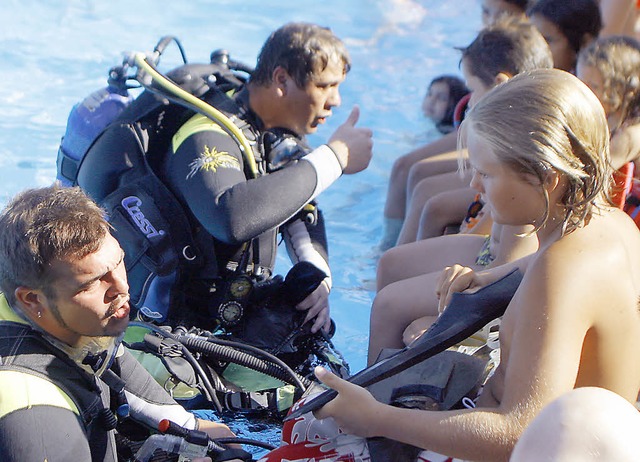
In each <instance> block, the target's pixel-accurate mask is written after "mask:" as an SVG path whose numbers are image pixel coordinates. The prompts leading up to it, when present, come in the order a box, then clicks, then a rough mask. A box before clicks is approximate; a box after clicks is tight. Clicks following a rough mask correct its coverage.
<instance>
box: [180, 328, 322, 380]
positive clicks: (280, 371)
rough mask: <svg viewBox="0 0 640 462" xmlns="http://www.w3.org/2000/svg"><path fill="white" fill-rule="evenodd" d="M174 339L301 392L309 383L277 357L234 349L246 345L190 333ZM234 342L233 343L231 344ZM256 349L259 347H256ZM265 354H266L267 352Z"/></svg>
mask: <svg viewBox="0 0 640 462" xmlns="http://www.w3.org/2000/svg"><path fill="white" fill-rule="evenodd" d="M176 340H178V341H179V342H180V343H182V344H183V345H184V346H186V347H187V348H191V349H193V350H194V351H197V352H199V353H205V354H210V355H214V356H216V357H217V358H220V359H221V360H223V361H228V362H232V363H235V364H240V365H241V366H246V367H248V368H250V369H253V370H255V371H257V372H262V373H263V374H267V375H269V376H271V377H275V378H277V379H280V380H282V381H283V382H286V383H290V384H291V385H295V386H297V387H298V388H300V390H302V392H304V391H305V390H306V389H307V387H308V386H309V385H310V384H311V381H310V380H309V379H307V378H304V377H300V376H299V375H298V374H296V373H295V372H294V371H293V370H292V369H291V368H290V367H289V366H287V365H286V364H284V363H283V362H282V361H281V360H279V359H278V358H275V357H274V358H275V359H276V360H277V361H278V362H277V363H274V362H272V360H271V358H269V360H264V359H261V358H258V357H256V356H255V355H252V354H249V353H245V352H243V351H239V350H238V349H236V348H244V347H245V346H246V345H239V344H237V343H236V342H229V343H231V344H232V345H223V344H221V343H220V342H219V341H217V340H209V339H205V338H202V337H200V338H198V337H194V336H191V335H178V336H177V337H176ZM234 343H235V345H233V344H234ZM253 348H255V347H253ZM256 350H259V349H258V348H256ZM259 352H260V354H262V355H263V356H264V355H265V353H266V352H264V351H262V350H259ZM266 354H267V355H268V353H266Z"/></svg>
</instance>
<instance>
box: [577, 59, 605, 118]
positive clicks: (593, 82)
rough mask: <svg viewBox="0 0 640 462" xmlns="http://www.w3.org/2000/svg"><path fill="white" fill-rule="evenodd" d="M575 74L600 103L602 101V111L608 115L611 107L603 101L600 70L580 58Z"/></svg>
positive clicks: (602, 80)
mask: <svg viewBox="0 0 640 462" xmlns="http://www.w3.org/2000/svg"><path fill="white" fill-rule="evenodd" d="M576 75H577V76H578V78H579V79H580V80H582V81H583V82H584V83H585V84H586V85H587V87H589V88H590V89H591V91H592V92H593V93H595V95H596V96H597V97H598V99H599V100H600V103H602V107H603V108H604V112H605V114H606V115H607V117H608V116H609V115H610V112H611V111H612V109H613V108H612V107H611V106H610V105H609V104H607V103H606V102H605V98H604V78H603V77H602V72H600V71H599V70H598V68H596V67H594V66H590V65H588V64H585V63H583V62H582V61H581V60H578V65H577V66H576Z"/></svg>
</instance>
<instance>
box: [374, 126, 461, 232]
mask: <svg viewBox="0 0 640 462" xmlns="http://www.w3.org/2000/svg"><path fill="white" fill-rule="evenodd" d="M456 143H457V135H456V134H455V132H454V133H449V134H447V135H445V136H443V137H442V138H439V139H437V140H436V141H434V142H432V143H429V144H427V145H425V146H421V147H419V148H418V149H415V150H414V151H411V152H410V153H408V154H405V155H404V156H402V157H399V158H398V159H396V161H395V162H394V164H393V167H392V169H391V175H390V177H389V186H388V189H387V199H386V202H385V206H384V218H385V220H390V221H393V220H402V219H404V214H405V205H406V202H407V178H408V176H409V170H410V169H411V166H412V165H414V164H415V163H416V162H418V161H420V160H423V159H427V158H429V157H432V156H436V155H438V154H441V153H443V152H449V151H453V150H455V149H456Z"/></svg>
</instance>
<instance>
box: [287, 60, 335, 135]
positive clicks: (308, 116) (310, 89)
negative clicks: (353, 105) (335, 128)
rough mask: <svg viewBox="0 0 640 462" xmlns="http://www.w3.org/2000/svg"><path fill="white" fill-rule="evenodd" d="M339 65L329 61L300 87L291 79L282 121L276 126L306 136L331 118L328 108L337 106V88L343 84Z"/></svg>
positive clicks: (288, 84) (289, 79)
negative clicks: (320, 71) (325, 66)
mask: <svg viewBox="0 0 640 462" xmlns="http://www.w3.org/2000/svg"><path fill="white" fill-rule="evenodd" d="M344 79H345V74H344V66H343V64H342V62H336V61H335V60H334V61H331V62H330V63H329V65H328V66H327V68H326V69H325V70H324V71H323V72H322V73H320V74H318V75H316V76H314V77H312V79H311V80H310V81H309V82H307V84H306V85H305V86H304V87H303V88H299V87H298V86H297V85H296V83H295V81H294V80H293V79H292V78H290V77H289V78H288V80H287V85H286V97H285V105H286V107H287V109H286V110H285V111H283V113H282V120H281V121H280V123H277V124H275V125H278V126H281V127H285V128H288V129H290V130H292V131H294V132H295V133H297V134H298V135H301V136H302V135H308V134H310V133H314V132H315V131H316V130H317V129H318V125H320V124H323V123H324V122H325V120H326V119H327V118H328V117H330V116H331V109H332V108H333V107H337V106H340V103H341V100H340V92H339V90H338V87H339V86H340V84H341V83H342V82H343V81H344Z"/></svg>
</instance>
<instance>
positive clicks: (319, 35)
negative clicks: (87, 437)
mask: <svg viewBox="0 0 640 462" xmlns="http://www.w3.org/2000/svg"><path fill="white" fill-rule="evenodd" d="M336 62H337V63H340V64H342V67H343V71H344V73H345V74H346V73H347V72H349V70H350V69H351V59H350V58H349V54H348V52H347V49H346V47H345V45H344V43H343V42H342V41H341V40H340V39H339V38H338V37H336V36H335V35H334V34H333V33H332V32H331V29H329V28H328V27H321V26H318V25H315V24H310V23H303V22H292V23H288V24H285V25H284V26H282V27H280V28H279V29H277V30H276V31H274V32H273V33H272V34H271V35H270V36H269V38H268V39H267V41H266V42H265V43H264V45H263V46H262V50H261V51H260V54H259V55H258V60H257V64H256V68H255V70H254V71H253V73H252V74H251V82H252V83H253V84H256V85H268V84H269V83H271V79H272V75H273V71H274V70H275V69H276V68H277V67H278V66H281V67H282V68H284V69H285V70H286V71H287V72H288V73H289V75H290V76H291V77H292V78H293V79H294V81H295V82H296V84H297V85H298V87H300V88H302V87H304V86H305V85H306V84H307V83H308V82H310V81H311V80H312V79H313V77H314V76H316V75H318V74H320V73H322V72H323V71H324V70H325V69H326V68H327V67H328V66H329V65H330V64H332V63H336Z"/></svg>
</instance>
